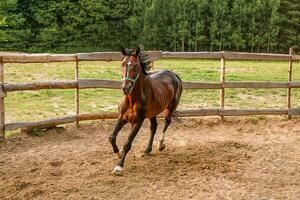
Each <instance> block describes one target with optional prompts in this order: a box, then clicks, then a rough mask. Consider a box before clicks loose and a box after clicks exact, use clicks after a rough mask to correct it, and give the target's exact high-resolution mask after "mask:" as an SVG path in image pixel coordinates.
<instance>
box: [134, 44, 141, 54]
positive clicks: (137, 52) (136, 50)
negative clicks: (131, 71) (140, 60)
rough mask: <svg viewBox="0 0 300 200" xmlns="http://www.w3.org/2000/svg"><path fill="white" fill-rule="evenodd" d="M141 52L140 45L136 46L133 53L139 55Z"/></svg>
mask: <svg viewBox="0 0 300 200" xmlns="http://www.w3.org/2000/svg"><path fill="white" fill-rule="evenodd" d="M140 52H141V49H140V47H139V46H138V47H136V48H135V50H134V51H133V55H135V56H138V55H139V54H140Z"/></svg>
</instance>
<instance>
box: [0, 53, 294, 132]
mask: <svg viewBox="0 0 300 200" xmlns="http://www.w3.org/2000/svg"><path fill="white" fill-rule="evenodd" d="M147 53H148V54H149V60H150V61H151V63H152V65H154V61H155V60H158V59H182V58H184V59H214V60H221V63H220V82H188V81H186V82H183V87H184V89H218V90H220V108H216V109H200V110H182V111H179V115H180V116H181V117H192V116H210V115H217V116H221V117H222V118H223V117H224V116H245V115H288V116H289V117H290V116H293V115H300V109H292V108H291V88H300V82H292V63H293V61H298V60H300V56H299V55H292V51H290V53H289V54H258V53H240V52H224V51H222V52H161V51H151V52H147ZM121 59H122V55H121V54H120V53H117V52H95V53H78V54H26V53H1V52H0V137H3V136H5V131H11V130H15V129H19V128H27V129H28V130H30V129H32V128H46V127H49V126H55V125H58V124H66V123H73V122H76V125H77V126H78V125H79V121H82V120H96V119H115V118H117V117H118V113H92V114H81V113H80V107H79V100H80V98H79V97H80V96H79V91H80V89H91V88H108V89H119V88H120V85H121V82H120V81H116V80H99V79H80V78H79V63H80V62H81V61H120V60H121ZM226 60H263V61H286V62H289V68H288V80H287V82H245V81H243V82H234V81H226V80H225V77H226V74H225V73H226ZM49 62H75V67H74V80H68V81H43V82H31V83H4V64H5V63H49ZM226 88H287V90H288V92H287V108H286V109H251V110H249V109H225V108H224V107H225V89H226ZM41 89H75V113H76V115H72V116H66V117H62V118H56V119H47V120H43V121H38V122H16V123H9V124H5V108H4V99H5V97H6V94H7V93H9V92H14V91H26V90H41ZM159 117H162V115H160V116H159Z"/></svg>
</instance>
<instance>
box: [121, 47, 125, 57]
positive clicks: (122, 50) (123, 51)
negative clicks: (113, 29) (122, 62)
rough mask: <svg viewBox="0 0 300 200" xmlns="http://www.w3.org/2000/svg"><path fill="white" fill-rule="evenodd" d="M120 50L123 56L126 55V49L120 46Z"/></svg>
mask: <svg viewBox="0 0 300 200" xmlns="http://www.w3.org/2000/svg"><path fill="white" fill-rule="evenodd" d="M120 50H121V53H122V54H123V56H126V49H125V48H124V47H121V48H120Z"/></svg>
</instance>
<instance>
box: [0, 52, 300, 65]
mask: <svg viewBox="0 0 300 200" xmlns="http://www.w3.org/2000/svg"><path fill="white" fill-rule="evenodd" d="M147 53H148V54H149V61H155V60H158V59H161V58H167V59H169V58H180V59H215V60H217V59H221V57H224V58H225V59H227V60H269V61H290V60H300V55H293V56H292V55H287V54H266V53H243V52H161V51H147ZM1 56H2V57H3V63H48V62H67V61H76V56H77V57H78V59H79V60H80V61H120V60H121V59H122V55H121V53H119V52H94V53H78V54H47V53H43V54H27V53H15V52H14V53H2V54H1Z"/></svg>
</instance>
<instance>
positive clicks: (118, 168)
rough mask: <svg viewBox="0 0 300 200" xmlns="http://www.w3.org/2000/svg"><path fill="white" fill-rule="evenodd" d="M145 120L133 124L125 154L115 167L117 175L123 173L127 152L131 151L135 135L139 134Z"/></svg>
mask: <svg viewBox="0 0 300 200" xmlns="http://www.w3.org/2000/svg"><path fill="white" fill-rule="evenodd" d="M143 121H144V119H143V120H141V121H139V122H136V123H134V124H133V125H132V129H131V132H130V134H129V136H128V138H127V141H126V143H125V145H124V147H123V155H122V158H121V159H120V161H119V163H118V165H117V166H116V167H115V168H114V171H113V173H114V174H115V175H121V173H122V169H123V167H124V162H125V157H126V155H127V153H128V152H129V151H130V149H131V145H132V142H133V140H134V138H135V136H136V135H137V133H138V131H139V130H140V128H141V126H142V124H143Z"/></svg>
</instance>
